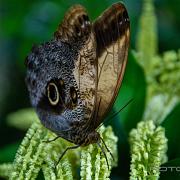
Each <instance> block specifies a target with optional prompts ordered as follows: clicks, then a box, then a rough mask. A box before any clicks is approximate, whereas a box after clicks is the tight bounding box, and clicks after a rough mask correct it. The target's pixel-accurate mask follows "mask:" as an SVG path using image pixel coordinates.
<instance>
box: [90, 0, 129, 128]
mask: <svg viewBox="0 0 180 180" xmlns="http://www.w3.org/2000/svg"><path fill="white" fill-rule="evenodd" d="M93 30H94V33H95V38H96V43H97V48H96V53H97V62H96V66H97V74H98V77H97V82H96V83H97V94H96V111H95V112H94V113H95V117H96V120H95V121H94V122H95V128H97V127H98V125H99V124H100V123H101V122H102V120H103V118H104V116H105V115H106V113H107V112H108V111H109V109H110V108H111V107H112V105H113V103H114V100H115V98H116V96H117V93H118V90H119V87H120V85H121V81H122V79H123V74H124V71H125V66H126V62H127V56H128V47H129V36H130V22H129V17H128V13H127V10H126V8H125V6H124V5H123V4H121V3H116V4H113V5H112V6H111V7H110V8H108V9H107V10H106V11H105V12H104V13H103V14H102V15H101V16H100V17H99V18H98V19H97V20H96V21H95V22H94V24H93Z"/></svg>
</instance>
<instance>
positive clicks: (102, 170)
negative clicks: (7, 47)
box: [0, 0, 180, 180]
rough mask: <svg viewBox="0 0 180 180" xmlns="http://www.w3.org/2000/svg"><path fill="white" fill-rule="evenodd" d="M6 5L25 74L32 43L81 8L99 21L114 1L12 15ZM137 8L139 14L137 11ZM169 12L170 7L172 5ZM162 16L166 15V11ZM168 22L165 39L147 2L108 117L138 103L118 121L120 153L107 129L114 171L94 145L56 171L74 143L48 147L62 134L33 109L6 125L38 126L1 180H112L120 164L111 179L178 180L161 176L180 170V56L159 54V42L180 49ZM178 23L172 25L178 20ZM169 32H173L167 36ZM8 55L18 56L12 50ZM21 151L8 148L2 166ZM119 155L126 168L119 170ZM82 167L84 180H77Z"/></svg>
mask: <svg viewBox="0 0 180 180" xmlns="http://www.w3.org/2000/svg"><path fill="white" fill-rule="evenodd" d="M7 2H8V1H7ZM7 2H6V3H5V4H7V5H6V8H7V10H8V13H9V16H7V17H6V18H3V21H2V24H3V32H4V35H5V36H7V37H10V36H13V39H15V40H14V41H13V43H14V46H12V47H13V48H14V49H16V51H17V54H19V55H18V56H17V55H16V56H17V57H16V56H14V55H13V56H12V57H11V58H12V59H14V57H15V60H16V59H19V60H20V61H18V62H17V63H18V65H19V67H21V69H23V70H24V66H23V65H22V64H23V63H22V61H24V57H25V55H26V54H27V52H29V49H30V47H31V46H32V44H33V43H34V42H36V43H38V42H43V41H45V40H48V39H50V37H52V36H51V35H52V34H53V32H54V29H56V27H57V24H58V23H59V21H60V19H62V17H63V14H64V12H65V11H66V10H67V8H68V7H69V6H71V5H72V4H74V3H80V4H82V5H84V6H85V7H86V8H87V10H88V12H89V14H90V17H91V18H92V19H94V18H95V17H97V16H98V15H99V14H100V13H101V12H102V11H103V10H104V9H105V8H107V7H108V6H109V5H111V4H112V3H113V2H115V1H114V0H110V1H103V3H102V2H98V1H95V0H94V1H81V0H79V1H75V2H74V1H71V0H68V1H66V2H65V1H62V2H59V1H57V0H55V1H53V2H49V1H33V2H28V5H27V2H21V4H20V6H18V7H17V8H16V10H15V9H13V6H10V4H11V3H7ZM13 2H15V1H13ZM174 2H175V1H172V2H171V5H172V6H173V4H174V8H173V9H174V10H176V11H179V9H178V5H176V3H174ZM178 2H179V1H178ZM15 3H16V2H15ZM133 3H136V2H135V1H131V4H130V6H129V7H128V9H129V10H130V11H129V13H130V19H131V27H132V28H131V34H132V36H131V37H132V41H134V37H136V36H135V33H134V29H135V28H134V27H137V25H136V23H135V22H136V19H134V17H133V15H134V14H133V12H135V11H137V8H136V6H135V5H136V4H133ZM156 3H157V1H156ZM156 5H157V4H156ZM130 7H133V8H131V9H130ZM169 7H170V4H169V3H168V8H169ZM21 8H22V9H23V11H22V10H21ZM166 8H167V7H166ZM156 10H158V9H156ZM164 10H165V9H163V11H164ZM15 11H18V13H17V14H16V16H15V17H14V14H15ZM163 11H162V9H161V11H160V12H161V13H162V12H163ZM165 13H167V12H165ZM10 16H13V18H10ZM166 17H167V18H166ZM168 17H169V16H167V14H166V15H165V22H166V24H165V26H163V21H162V22H160V21H159V22H158V27H160V28H161V30H160V37H159V36H158V34H157V18H156V15H155V8H154V4H153V0H144V1H143V7H142V13H141V16H140V20H139V27H138V35H137V37H136V48H137V49H136V50H137V51H133V53H132V51H131V52H130V53H129V59H128V64H127V69H126V73H125V77H124V80H123V84H122V87H121V90H120V93H119V95H118V97H117V100H116V102H115V104H114V107H113V110H112V111H111V112H110V114H109V117H111V116H112V115H113V114H114V113H115V112H117V111H119V109H121V108H122V107H123V106H124V105H125V104H126V103H127V102H128V101H129V100H130V99H133V102H132V103H131V104H129V105H128V106H127V107H126V108H125V109H124V110H123V111H122V112H121V113H119V114H118V115H116V116H115V117H113V120H111V122H110V123H111V124H112V125H113V130H114V132H115V133H116V135H117V136H118V139H119V141H118V152H117V147H116V146H117V138H116V136H114V134H113V132H112V129H111V127H107V128H104V127H102V128H101V129H100V133H101V134H102V137H103V139H104V140H105V142H106V144H107V146H108V147H109V149H110V150H111V152H112V153H113V155H114V157H115V161H112V159H111V157H110V155H109V153H108V152H107V157H108V162H109V164H110V169H108V168H107V164H106V161H105V159H104V157H103V154H102V152H101V151H100V149H99V148H98V147H97V145H89V146H87V147H82V148H79V149H76V150H72V151H69V152H68V153H67V154H66V155H65V157H64V158H63V159H62V160H61V161H60V163H59V165H58V166H57V169H55V168H54V167H55V163H56V162H57V160H58V158H59V156H60V155H61V153H62V152H63V151H64V150H65V149H66V148H67V147H69V146H72V144H71V143H69V142H67V141H66V140H64V139H61V138H60V139H58V140H56V141H54V142H51V143H45V142H43V141H44V140H49V139H53V138H54V137H55V135H54V134H53V133H51V132H49V131H48V130H47V129H45V128H44V127H43V126H42V125H41V124H40V123H39V120H38V118H37V116H36V114H35V112H34V111H33V110H32V109H23V110H19V111H17V112H15V113H12V114H10V115H9V116H8V117H7V123H8V124H9V125H10V126H13V127H16V128H18V129H22V130H26V129H27V128H29V126H30V125H31V124H32V123H33V124H32V125H31V127H30V128H29V130H28V132H27V134H26V136H25V137H24V139H23V141H22V143H21V145H20V146H19V148H18V151H17V153H16V156H15V160H14V162H13V163H7V164H2V165H0V175H1V176H2V177H6V178H7V177H9V178H10V179H25V178H26V179H36V178H37V176H38V174H40V172H42V175H43V176H44V178H45V179H47V180H48V179H78V178H81V179H103V180H104V179H106V178H107V179H108V178H109V177H110V172H111V168H112V167H114V166H116V165H118V168H117V169H115V171H114V172H115V175H114V174H112V177H114V176H115V177H116V176H118V178H124V179H127V178H128V176H129V171H130V178H131V179H133V180H134V179H137V180H138V179H158V178H159V177H160V179H179V174H178V173H176V172H171V171H168V172H161V173H160V171H159V168H160V166H162V167H168V166H179V164H180V159H179V158H180V146H179V143H178V142H179V136H180V134H179V125H180V123H179V117H180V113H179V112H180V105H179V97H180V84H179V79H180V50H168V51H167V50H166V51H165V52H163V53H162V54H159V52H158V49H159V47H158V43H159V42H158V39H160V41H161V42H160V43H159V44H160V45H161V47H162V42H166V41H167V40H168V43H163V48H164V49H165V47H170V46H172V47H177V46H176V45H174V44H177V42H178V39H179V38H176V40H174V41H173V40H172V39H173V38H171V37H172V34H175V33H174V32H175V30H174V31H171V32H170V29H169V28H168V26H167V25H168V23H170V22H171V23H172V22H175V21H174V20H173V21H170V20H169V19H168ZM177 17H178V18H179V17H180V16H177ZM158 18H161V17H160V16H159V17H158ZM171 18H172V19H173V15H172V14H171ZM52 19H53V21H52ZM174 24H176V23H174ZM163 32H166V33H165V34H163ZM14 37H15V38H14ZM19 37H20V38H19ZM162 37H163V39H162ZM165 37H167V39H166V40H164V38H165ZM178 37H179V35H178ZM24 39H26V41H24ZM170 40H171V41H170ZM21 41H22V42H21ZM172 42H173V43H172ZM17 47H18V48H17ZM132 47H133V45H132ZM178 48H180V47H178ZM8 54H11V53H9V51H8ZM2 57H4V56H2ZM2 69H4V68H2ZM1 73H3V72H1ZM3 74H4V73H3ZM5 76H6V74H5ZM5 76H4V77H5ZM3 82H4V81H3ZM3 84H4V83H3ZM7 87H9V86H4V88H7ZM1 89H3V88H1ZM18 93H19V92H18ZM1 94H3V92H2V93H0V95H1ZM5 94H6V93H5ZM1 96H2V98H1V100H3V95H1ZM4 97H5V96H4ZM9 103H10V101H8V106H9ZM0 104H1V103H0ZM128 136H129V137H128ZM128 140H129V144H128ZM167 140H168V141H167ZM167 143H168V144H167ZM18 145H19V143H18V142H16V143H14V144H12V145H10V146H6V147H5V148H3V149H1V150H0V159H1V162H6V160H7V162H8V161H11V159H12V156H13V154H14V153H15V151H16V149H17V146H18ZM167 145H168V148H167ZM129 146H130V149H129ZM166 151H167V153H166ZM10 152H13V153H10ZM129 152H130V154H129ZM9 154H11V156H10V155H9ZM118 156H119V162H118V164H117V157H118ZM130 158H131V161H130V160H129V159H130ZM167 160H169V161H167ZM79 166H80V177H78V170H79ZM129 166H130V170H129ZM113 175H114V176H113Z"/></svg>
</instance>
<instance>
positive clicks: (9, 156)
mask: <svg viewBox="0 0 180 180" xmlns="http://www.w3.org/2000/svg"><path fill="white" fill-rule="evenodd" d="M19 144H20V143H19V142H16V143H14V144H9V145H7V146H5V147H3V148H1V149H0V162H1V163H2V162H11V161H13V159H14V156H15V153H16V151H17V149H18V146H19Z"/></svg>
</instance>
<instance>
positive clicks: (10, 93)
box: [0, 0, 180, 163]
mask: <svg viewBox="0 0 180 180" xmlns="http://www.w3.org/2000/svg"><path fill="white" fill-rule="evenodd" d="M114 2H117V1H115V0H101V1H97V0H96V1H95V0H84V1H83V0H81V1H80V0H79V1H76V0H74V1H73V0H54V1H48V0H31V1H27V0H19V1H15V0H1V2H0V149H1V153H0V163H1V162H7V161H12V160H13V158H14V155H15V152H16V149H17V147H18V144H19V142H20V141H21V140H22V138H23V137H24V135H25V131H21V130H18V129H16V128H13V127H10V126H8V125H7V123H6V117H7V115H8V114H9V113H11V112H14V111H16V110H18V109H21V108H25V107H30V102H29V98H28V92H27V89H26V85H25V81H24V78H25V73H26V69H25V66H24V59H25V57H26V56H27V54H28V53H29V52H30V50H31V47H32V45H33V44H39V43H41V42H45V41H48V40H50V39H51V38H52V36H53V32H54V31H55V30H56V28H57V26H58V24H59V23H60V22H61V20H62V18H63V16H64V13H65V12H66V11H67V9H68V8H69V7H70V6H72V5H73V4H77V3H79V4H82V5H84V6H85V7H86V9H87V11H88V13H89V16H90V19H91V20H92V21H93V20H94V19H95V18H96V17H97V16H98V15H100V14H101V13H102V11H103V10H105V9H106V8H107V7H109V6H110V5H111V4H113V3H114ZM124 3H125V5H126V7H127V9H128V12H129V16H130V21H131V44H130V46H131V49H135V44H136V38H137V31H138V25H139V24H138V22H139V17H140V15H141V11H142V1H141V0H131V1H130V0H126V1H124ZM154 3H155V11H156V15H157V20H158V38H159V40H158V43H159V44H158V48H159V53H160V54H161V53H162V52H164V51H166V50H171V49H173V50H178V48H180V11H179V8H180V1H179V0H171V1H169V0H155V1H154ZM136 66H137V64H136V63H135V62H131V63H129V64H128V70H127V71H128V73H131V72H132V71H134V70H133V67H136ZM138 68H139V67H136V69H135V71H137V74H138V72H139V71H142V70H141V69H138ZM131 70H132V71H131ZM128 78H129V80H128ZM128 78H127V80H126V81H125V82H124V83H128V82H130V81H131V78H135V79H134V81H133V82H136V83H138V78H139V77H138V76H128ZM142 81H144V80H143V79H142ZM141 84H142V83H141ZM134 86H137V87H138V84H135V85H134ZM126 90H127V88H126ZM139 96H142V98H144V96H145V94H144V91H143V90H142V93H139ZM130 98H133V97H132V94H130V95H129V96H128V97H127V98H124V99H123V102H122V104H125V103H126V102H127V101H128V100H129V99H130ZM142 106H143V105H142ZM142 108H143V107H142ZM141 111H143V109H142V110H141ZM140 114H142V113H140ZM139 116H141V115H139ZM139 118H140V117H139ZM126 128H127V129H128V127H126ZM115 131H117V130H115ZM7 146H11V148H8V149H10V151H7V148H6V147H7Z"/></svg>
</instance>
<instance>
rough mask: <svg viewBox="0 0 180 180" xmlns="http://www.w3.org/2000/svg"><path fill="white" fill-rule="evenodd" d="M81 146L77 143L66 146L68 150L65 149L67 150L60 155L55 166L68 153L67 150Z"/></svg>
mask: <svg viewBox="0 0 180 180" xmlns="http://www.w3.org/2000/svg"><path fill="white" fill-rule="evenodd" d="M79 146H80V145H76V146H70V147H68V148H66V150H65V151H64V152H63V153H62V154H61V156H60V157H59V159H58V161H57V163H56V165H55V167H57V165H58V164H59V162H60V161H61V159H62V158H63V156H64V155H65V154H66V152H67V151H68V150H70V149H76V148H78V147H79Z"/></svg>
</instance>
